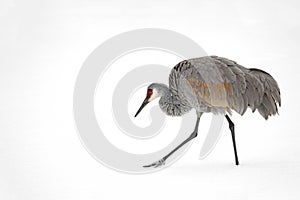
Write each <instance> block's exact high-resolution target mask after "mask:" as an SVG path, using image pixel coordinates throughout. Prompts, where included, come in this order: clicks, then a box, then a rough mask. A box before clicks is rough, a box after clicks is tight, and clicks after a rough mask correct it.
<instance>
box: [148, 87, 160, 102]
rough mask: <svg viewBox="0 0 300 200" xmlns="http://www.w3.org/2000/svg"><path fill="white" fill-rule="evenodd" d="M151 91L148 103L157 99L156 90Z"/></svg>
mask: <svg viewBox="0 0 300 200" xmlns="http://www.w3.org/2000/svg"><path fill="white" fill-rule="evenodd" d="M152 91H153V93H152V95H151V97H150V98H149V100H148V101H149V102H150V101H152V100H154V99H156V98H157V97H158V92H157V90H155V89H154V90H152Z"/></svg>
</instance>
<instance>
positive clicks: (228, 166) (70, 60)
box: [0, 0, 300, 200]
mask: <svg viewBox="0 0 300 200" xmlns="http://www.w3.org/2000/svg"><path fill="white" fill-rule="evenodd" d="M0 4H1V5H0V52H1V55H2V56H1V59H0V91H1V94H0V95H1V96H0V199H5V200H10V199H18V200H19V199H28V200H39V199H44V200H48V199H49V200H50V199H51V200H54V199H55V200H56V199H72V200H75V199H121V198H122V199H132V200H134V199H163V198H164V199H205V200H208V199H222V200H224V199H230V200H234V199H255V200H256V199H263V200H266V199H272V200H275V199H295V200H296V199H299V198H300V191H299V185H300V156H299V155H300V131H299V130H300V129H299V118H298V117H299V115H298V112H299V110H300V103H299V99H300V93H299V92H298V91H299V89H298V87H299V80H300V68H299V66H300V61H299V55H298V54H299V46H300V39H299V35H300V21H299V19H300V16H299V15H300V13H299V12H298V11H299V9H300V4H299V2H297V1H293V0H288V1H268V0H263V1H258V2H254V1H246V0H245V1H244V0H242V1H235V0H230V1H226V2H225V1H216V0H213V1H190V2H186V1H156V0H154V1H147V2H141V1H135V0H128V1H117V0H111V1H106V2H100V1H99V2H98V1H80V0H75V1H72V0H60V1H58V0H57V1H47V2H46V1H37V0H36V1H33V0H30V1H18V2H15V1H10V0H7V1H1V3H0ZM145 27H156V28H165V29H170V30H174V31H177V32H179V33H182V34H184V35H186V36H188V37H190V38H191V39H193V40H195V41H196V42H197V43H198V44H200V45H201V46H202V47H203V48H204V50H205V51H206V52H207V53H208V54H214V55H219V56H224V57H228V58H230V59H233V60H236V61H238V62H239V63H240V64H242V65H244V66H246V67H257V68H262V69H264V70H265V71H267V72H269V73H271V74H272V75H273V76H274V78H275V79H276V80H277V81H278V83H279V86H280V88H281V91H282V107H281V108H280V109H279V114H280V115H279V116H276V117H271V118H270V119H269V120H268V121H265V120H264V119H263V118H262V117H261V116H259V114H258V113H255V114H252V113H251V112H247V113H246V114H245V116H243V117H240V116H239V115H238V114H234V115H233V117H232V120H233V121H234V123H235V125H236V140H237V148H238V154H239V158H240V163H241V165H240V166H235V165H234V157H233V149H232V143H231V136H230V132H229V130H228V127H227V124H224V127H223V132H222V136H221V138H220V140H219V142H218V144H217V146H216V148H215V149H214V151H213V152H212V153H211V154H210V155H209V156H208V157H207V158H206V159H204V160H198V157H199V152H200V149H201V145H202V143H203V141H204V139H205V133H206V131H205V130H207V126H208V125H207V124H208V123H209V119H210V117H209V115H204V116H203V118H202V119H201V122H200V127H199V137H198V138H197V139H196V140H195V141H194V142H193V144H192V145H191V147H190V148H189V150H188V151H187V152H186V153H185V155H184V156H183V157H181V159H179V160H178V161H177V162H176V163H175V164H174V165H172V166H170V167H168V168H167V169H165V170H162V171H159V172H157V173H151V174H145V175H129V174H123V173H119V172H115V171H113V170H111V169H108V168H106V167H104V166H102V165H101V164H100V163H98V162H97V161H96V160H94V159H93V158H92V157H91V156H90V154H89V153H88V152H87V151H86V150H85V148H84V147H83V145H82V144H81V142H80V139H79V137H78V135H77V133H76V128H75V124H74V120H73V110H72V109H73V108H72V101H73V99H72V98H73V89H74V83H75V80H76V77H77V74H78V72H79V70H80V67H81V65H82V63H83V62H84V60H85V59H86V58H87V56H88V55H89V54H90V53H91V52H92V51H93V50H94V49H95V48H96V47H97V46H98V45H100V44H101V43H102V42H104V41H105V40H107V39H109V38H110V37H112V36H114V35H117V34H119V33H122V32H124V31H128V30H131V29H136V28H145ZM153 62H154V63H157V61H153ZM158 64H159V62H158ZM170 67H171V66H170ZM166 78H167V77H166ZM140 103H141V102H140V101H139V102H136V106H139V104H140ZM139 120H140V119H139ZM145 120H146V119H145ZM170 120H172V119H170ZM173 120H174V119H173ZM191 129H192V127H191ZM174 131H176V130H174Z"/></svg>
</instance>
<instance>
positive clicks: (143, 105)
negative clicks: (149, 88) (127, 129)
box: [134, 97, 149, 117]
mask: <svg viewBox="0 0 300 200" xmlns="http://www.w3.org/2000/svg"><path fill="white" fill-rule="evenodd" d="M148 103H149V101H148V98H147V97H146V99H145V100H144V102H143V103H142V105H141V107H140V108H139V110H138V111H137V112H136V114H135V115H134V117H136V116H137V115H138V114H139V113H140V112H141V111H142V110H143V108H144V107H145V106H146V105H147V104H148Z"/></svg>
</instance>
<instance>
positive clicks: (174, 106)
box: [135, 56, 281, 167]
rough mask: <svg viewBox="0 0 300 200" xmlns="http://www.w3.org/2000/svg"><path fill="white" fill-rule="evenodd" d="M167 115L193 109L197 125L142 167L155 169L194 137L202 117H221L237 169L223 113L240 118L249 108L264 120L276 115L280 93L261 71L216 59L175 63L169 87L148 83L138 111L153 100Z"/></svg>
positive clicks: (233, 139) (233, 134)
mask: <svg viewBox="0 0 300 200" xmlns="http://www.w3.org/2000/svg"><path fill="white" fill-rule="evenodd" d="M159 97H160V100H159V106H160V108H161V110H163V111H164V112H165V113H166V114H167V115H170V116H181V115H183V114H185V113H187V112H189V111H190V110H191V109H192V108H194V109H196V113H197V121H196V125H195V129H194V131H193V132H192V133H191V135H190V136H189V137H188V138H187V139H186V140H184V141H183V142H182V143H180V144H179V145H178V146H177V147H176V148H174V149H173V150H172V151H171V152H170V153H168V154H167V155H165V156H164V157H163V158H161V159H160V160H158V161H157V162H154V163H151V164H150V165H145V166H144V167H158V166H162V165H163V164H164V163H165V160H166V159H167V158H168V157H169V156H170V155H172V154H173V153H174V152H175V151H177V150H178V149H179V148H181V147H182V146H183V145H184V144H186V143H187V142H189V141H190V140H192V139H193V138H195V137H197V133H198V126H199V120H200V117H201V115H202V114H203V113H209V112H211V113H213V114H223V115H225V117H226V119H227V121H228V123H229V129H230V131H231V135H232V142H233V148H234V155H235V164H236V165H239V160H238V155H237V148H236V142H235V131H234V123H233V122H232V120H231V119H230V118H229V116H228V115H227V114H226V113H229V114H231V113H232V110H234V111H236V112H237V113H239V114H240V115H243V114H244V113H245V112H246V110H247V108H248V107H249V108H250V109H251V110H252V112H254V111H255V110H256V109H257V110H258V112H259V113H260V114H261V115H262V116H263V117H264V118H265V119H266V120H267V119H268V117H269V116H272V115H276V113H278V107H277V105H279V106H281V99H280V90H279V87H278V84H277V83H276V81H275V79H274V78H273V77H272V76H271V75H270V74H268V73H267V72H265V71H262V70H260V69H255V68H250V69H248V68H245V67H243V66H241V65H239V64H237V63H236V62H234V61H232V60H229V59H226V58H222V57H217V56H206V57H201V58H193V59H188V60H184V61H182V62H180V63H178V64H177V65H176V66H175V67H174V68H173V69H172V71H171V73H170V76H169V86H167V85H164V84H160V83H152V84H151V85H150V86H149V87H148V90H147V96H146V98H145V100H144V102H143V103H142V105H141V107H140V108H139V110H138V111H137V113H136V114H135V117H136V116H137V115H138V114H139V113H140V111H141V110H142V109H143V108H144V107H145V106H146V105H147V104H148V103H149V102H151V101H152V100H153V99H155V98H159Z"/></svg>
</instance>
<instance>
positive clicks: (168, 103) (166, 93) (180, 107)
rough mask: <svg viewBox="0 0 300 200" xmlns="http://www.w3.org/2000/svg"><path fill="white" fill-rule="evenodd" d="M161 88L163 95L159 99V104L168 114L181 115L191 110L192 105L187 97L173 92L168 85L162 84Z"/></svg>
mask: <svg viewBox="0 0 300 200" xmlns="http://www.w3.org/2000/svg"><path fill="white" fill-rule="evenodd" d="M160 89H161V95H162V96H161V98H160V100H159V106H160V109H161V110H162V111H164V112H165V113H166V114H167V115H170V116H181V115H183V114H185V113H187V112H188V111H190V110H191V106H190V105H189V103H188V102H187V101H186V100H185V98H183V97H180V96H178V95H175V94H174V93H172V91H171V90H170V89H169V88H168V87H167V86H166V85H163V84H161V88H160Z"/></svg>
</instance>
